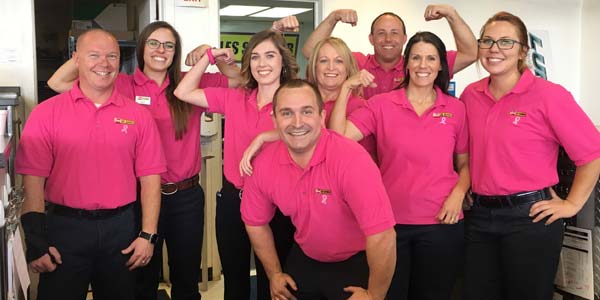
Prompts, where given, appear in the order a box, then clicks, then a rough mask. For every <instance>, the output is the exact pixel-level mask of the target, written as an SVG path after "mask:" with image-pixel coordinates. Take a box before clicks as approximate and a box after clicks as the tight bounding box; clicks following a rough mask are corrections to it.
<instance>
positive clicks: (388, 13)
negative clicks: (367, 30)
mask: <svg viewBox="0 0 600 300" xmlns="http://www.w3.org/2000/svg"><path fill="white" fill-rule="evenodd" d="M383 16H392V17H394V18H396V19H398V21H400V23H402V33H404V35H406V25H405V24H404V20H402V18H400V16H399V15H397V14H395V13H393V12H390V11H386V12H384V13H382V14H380V15H379V16H377V17H376V18H375V19H374V20H373V22H371V34H373V27H375V23H376V22H377V20H379V19H380V18H381V17H383Z"/></svg>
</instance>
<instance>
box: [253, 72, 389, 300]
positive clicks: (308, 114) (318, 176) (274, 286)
mask: <svg viewBox="0 0 600 300" xmlns="http://www.w3.org/2000/svg"><path fill="white" fill-rule="evenodd" d="M273 112H274V120H275V123H276V127H277V130H278V131H279V133H280V135H281V139H282V140H281V141H277V142H274V143H272V144H269V145H267V146H265V148H264V149H263V151H262V152H261V153H260V154H259V155H258V156H257V157H256V159H255V163H254V165H255V167H254V172H253V175H252V176H251V177H249V178H248V179H247V181H246V184H245V188H244V193H243V198H242V204H241V212H242V218H243V220H244V222H245V223H246V229H247V231H248V234H249V236H250V239H251V241H252V246H253V247H254V251H255V252H256V254H257V256H258V257H259V258H260V260H261V262H262V264H263V266H264V268H265V270H266V272H267V275H268V277H269V280H270V284H271V295H272V297H273V298H274V299H275V298H276V299H296V297H297V298H299V299H329V300H334V299H335V300H337V299H340V300H341V299H348V298H350V299H353V300H358V299H371V300H379V299H383V298H384V297H385V295H386V292H387V289H388V287H389V284H390V281H391V278H392V275H393V272H394V266H395V263H396V255H395V233H394V230H393V226H394V224H395V222H394V217H393V214H392V210H391V206H390V202H389V199H388V197H387V193H386V191H385V188H384V187H383V183H382V181H381V176H380V174H379V171H378V170H377V167H376V166H375V164H374V163H373V161H372V160H371V158H370V156H369V154H368V153H367V152H366V151H365V150H364V149H363V148H362V147H361V146H360V145H358V144H357V143H354V142H352V141H350V140H348V139H346V138H344V137H342V136H340V135H338V134H336V133H334V132H331V131H329V130H327V129H325V128H324V118H325V116H324V112H323V101H322V99H321V96H320V94H319V92H318V91H317V89H316V87H314V86H312V85H311V84H310V83H308V82H306V81H303V80H299V79H296V80H290V81H288V82H287V83H284V84H282V85H281V87H280V88H279V89H278V91H277V92H276V93H275V96H274V99H273ZM276 207H277V208H279V209H280V210H281V212H282V213H283V214H284V215H287V216H290V217H291V219H292V222H293V223H294V226H295V227H296V233H295V235H294V239H295V242H296V243H295V245H294V246H293V247H292V250H291V252H290V254H289V256H288V259H287V262H286V265H285V268H284V269H285V273H283V271H282V267H281V262H280V261H279V259H278V258H277V254H276V252H275V247H274V242H273V235H272V233H271V228H270V227H269V221H270V220H271V218H272V217H273V215H274V213H275V209H276Z"/></svg>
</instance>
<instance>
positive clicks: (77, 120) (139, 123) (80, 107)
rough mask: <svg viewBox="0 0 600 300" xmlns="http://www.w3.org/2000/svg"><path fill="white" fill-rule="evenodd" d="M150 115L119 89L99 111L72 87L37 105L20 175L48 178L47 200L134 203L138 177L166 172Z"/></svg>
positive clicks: (97, 205) (22, 147) (86, 205)
mask: <svg viewBox="0 0 600 300" xmlns="http://www.w3.org/2000/svg"><path fill="white" fill-rule="evenodd" d="M165 165H166V163H165V158H164V156H163V152H162V147H161V145H160V138H159V135H158V130H157V129H156V125H155V123H154V120H152V116H151V115H150V113H148V111H147V110H146V109H144V108H142V107H140V106H139V105H137V104H135V103H133V101H129V100H127V99H126V98H125V97H123V96H122V95H121V94H120V93H119V92H118V89H117V88H116V87H115V88H114V89H113V93H112V95H111V97H110V98H109V99H108V100H107V102H106V103H104V104H102V106H100V107H99V108H97V107H96V106H95V105H94V103H93V102H92V101H91V100H89V99H88V98H87V97H85V96H84V95H83V94H82V92H81V90H80V89H79V82H76V83H75V84H74V85H73V88H72V89H71V90H69V91H67V92H65V93H62V94H60V95H58V96H55V97H52V98H50V99H48V100H46V101H44V102H42V103H40V104H39V105H38V106H36V107H35V108H34V109H33V111H32V112H31V115H30V116H29V118H28V120H27V123H26V124H25V129H24V130H23V136H22V137H21V142H20V143H19V147H18V150H17V158H16V171H17V173H19V174H23V175H33V176H40V177H46V186H45V198H46V200H47V201H49V202H52V203H55V204H60V205H64V206H68V207H73V208H81V209H88V210H94V209H110V208H116V207H119V206H123V205H126V204H128V203H131V202H133V201H135V199H136V177H141V176H148V175H155V174H160V173H162V172H164V171H166V166H165Z"/></svg>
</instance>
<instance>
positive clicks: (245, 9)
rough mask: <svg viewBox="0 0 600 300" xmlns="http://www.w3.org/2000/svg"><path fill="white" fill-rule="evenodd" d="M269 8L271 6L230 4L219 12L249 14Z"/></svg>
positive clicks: (229, 14)
mask: <svg viewBox="0 0 600 300" xmlns="http://www.w3.org/2000/svg"><path fill="white" fill-rule="evenodd" d="M267 8H269V6H248V5H228V6H226V7H223V8H221V9H220V10H219V14H220V15H221V16H235V17H239V16H247V15H250V14H253V13H255V12H259V11H261V10H265V9H267Z"/></svg>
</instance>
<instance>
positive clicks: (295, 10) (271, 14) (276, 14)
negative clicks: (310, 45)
mask: <svg viewBox="0 0 600 300" xmlns="http://www.w3.org/2000/svg"><path fill="white" fill-rule="evenodd" d="M309 10H312V8H300V7H273V8H271V9H267V10H263V11H261V12H259V13H255V14H252V15H250V16H249V17H256V18H283V17H286V16H292V15H297V14H301V13H303V12H306V11H309Z"/></svg>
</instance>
